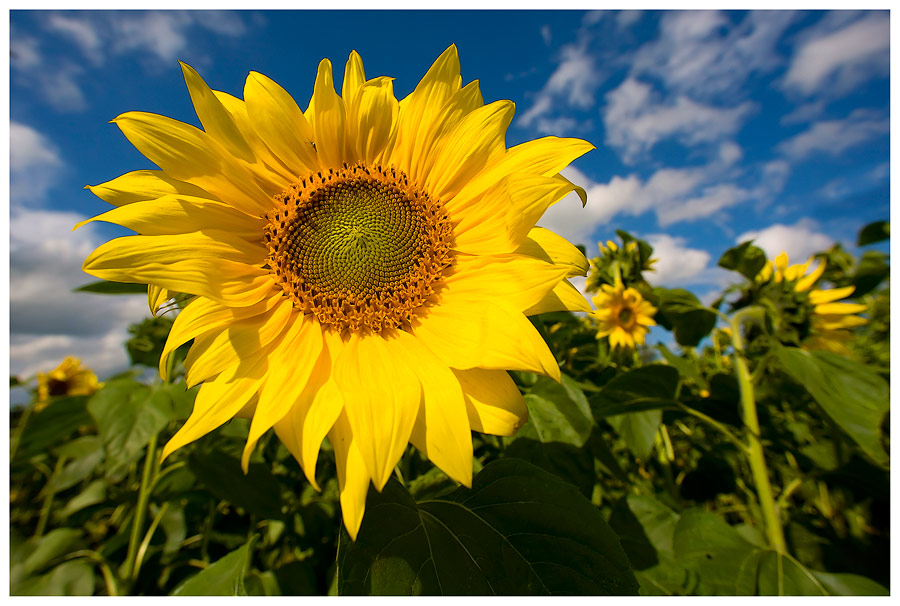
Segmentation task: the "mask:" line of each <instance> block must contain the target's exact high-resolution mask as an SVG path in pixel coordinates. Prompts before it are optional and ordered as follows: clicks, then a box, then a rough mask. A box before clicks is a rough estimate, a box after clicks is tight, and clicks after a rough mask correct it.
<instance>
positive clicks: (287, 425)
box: [84, 46, 593, 538]
mask: <svg viewBox="0 0 900 606" xmlns="http://www.w3.org/2000/svg"><path fill="white" fill-rule="evenodd" d="M182 69H183V72H184V76H185V80H186V82H187V86H188V90H189V92H190V95H191V99H192V100H193V103H194V107H195V109H196V112H197V115H198V117H199V119H200V122H201V124H202V126H203V130H200V129H197V128H195V127H193V126H190V125H187V124H184V123H182V122H178V121H176V120H172V119H169V118H165V117H163V116H159V115H155V114H148V113H142V112H128V113H126V114H123V115H121V116H119V117H118V118H116V119H115V120H113V122H114V123H115V124H116V125H117V126H118V127H119V128H120V129H121V130H122V132H123V133H124V134H125V136H126V137H127V138H128V139H129V141H131V142H132V144H134V145H135V147H137V149H138V150H139V151H140V152H141V153H143V154H144V155H145V156H146V157H147V158H148V159H150V160H151V161H152V162H154V163H155V164H156V165H158V166H159V167H160V169H161V170H140V171H136V172H131V173H127V174H125V175H123V176H121V177H118V178H117V179H114V180H112V181H110V182H108V183H104V184H102V185H98V186H94V187H91V188H90V189H91V191H93V192H94V193H95V194H96V195H98V196H99V197H100V198H102V199H104V200H106V201H107V202H110V203H112V204H113V205H115V206H116V207H117V208H115V209H113V210H111V211H109V212H107V213H105V214H103V215H100V216H99V217H95V219H99V220H103V221H109V222H113V223H118V224H119V225H123V226H125V227H127V228H130V229H132V230H134V231H136V232H137V233H138V235H135V236H126V237H123V238H118V239H116V240H113V241H111V242H108V243H106V244H104V245H102V246H100V247H99V248H98V249H97V250H96V251H94V252H93V253H92V254H91V255H90V256H89V257H88V258H87V260H86V261H85V263H84V269H85V271H86V272H88V273H90V274H93V275H95V276H98V277H100V278H104V279H107V280H115V281H121V282H135V283H143V284H148V285H149V286H150V287H151V289H150V292H149V293H148V297H149V300H150V304H151V308H153V307H154V306H155V307H156V308H158V306H159V304H160V303H161V302H162V301H163V300H165V299H166V298H168V297H169V296H170V295H171V294H173V293H187V294H190V295H194V296H195V297H194V299H193V300H192V301H191V302H189V303H188V304H187V305H186V306H185V307H184V309H183V310H182V311H181V312H180V313H179V315H178V316H177V318H176V319H175V322H174V325H173V327H172V331H171V334H170V335H169V339H168V342H167V343H166V346H165V348H164V352H163V356H162V359H161V360H160V373H162V374H163V375H165V361H166V358H167V357H168V356H169V355H170V354H171V353H172V351H173V350H175V349H176V348H177V347H178V346H180V345H181V344H183V343H186V342H188V341H190V340H191V339H193V345H192V347H191V349H190V352H189V353H188V355H187V358H186V360H185V367H186V371H185V377H186V383H187V385H188V386H194V385H197V384H200V383H202V387H201V388H200V391H199V393H198V394H197V397H196V401H195V403H194V410H193V413H192V414H191V416H190V418H189V419H188V420H187V421H186V422H185V424H184V425H183V426H182V427H181V429H180V430H179V431H178V432H177V433H176V434H175V436H174V437H173V438H172V440H171V441H170V442H169V443H168V444H166V446H165V448H164V451H163V456H168V455H169V454H171V453H172V452H173V451H174V450H176V449H178V448H180V447H181V446H184V445H185V444H188V443H189V442H192V441H194V440H196V439H198V438H200V437H201V436H203V435H205V434H206V433H208V432H210V431H212V430H213V429H215V428H216V427H218V426H219V425H221V424H223V423H225V422H226V421H228V420H229V419H231V418H232V417H235V416H238V415H243V416H249V417H251V418H252V421H251V424H250V435H249V438H248V441H247V445H246V448H245V450H244V454H243V464H244V466H245V468H246V465H247V463H248V460H249V457H250V454H251V452H252V450H253V448H254V446H255V445H256V443H257V441H258V440H259V439H260V437H261V436H262V435H263V433H265V432H266V431H267V430H268V429H270V428H273V427H274V430H275V433H276V434H277V435H278V437H279V438H280V439H281V440H282V441H283V442H284V444H285V445H286V446H287V448H288V449H289V450H290V451H291V453H292V454H293V455H294V457H295V458H296V459H297V461H298V462H299V463H300V465H301V466H302V468H303V470H304V472H305V473H306V476H307V478H308V479H309V481H310V482H311V483H312V484H313V485H314V486H317V484H316V478H315V469H316V459H317V456H318V451H319V447H320V445H321V443H322V441H323V439H324V438H325V437H326V436H327V437H328V438H329V440H330V442H331V444H332V446H333V448H334V453H335V459H336V463H337V469H338V481H339V485H340V491H341V506H342V510H343V513H344V524H345V526H346V528H347V530H348V531H349V533H350V535H351V536H352V537H354V538H355V537H356V533H357V531H358V529H359V526H360V523H361V521H362V515H363V511H364V507H365V501H366V493H367V491H368V487H369V484H370V482H371V483H373V484H374V485H375V488H376V489H378V490H381V488H382V487H383V486H384V484H385V482H387V480H388V478H389V476H390V475H391V473H392V471H393V469H394V467H395V465H396V463H397V461H398V460H399V459H400V457H401V455H402V453H403V451H404V449H405V447H406V445H407V443H409V442H411V443H412V444H413V445H414V446H416V447H417V448H418V449H419V450H421V451H422V452H423V453H425V455H426V456H428V458H430V459H431V461H432V462H434V463H435V464H436V465H437V466H438V467H440V468H441V469H442V470H443V471H445V472H446V473H447V474H448V475H449V476H450V477H452V478H454V479H455V480H457V481H459V482H460V483H462V484H464V485H467V486H468V485H471V481H472V437H471V434H470V431H471V430H475V431H479V432H484V433H489V434H496V435H511V434H513V433H514V432H515V431H516V429H517V428H518V427H519V426H520V425H521V424H522V423H523V422H524V420H525V419H526V415H527V409H526V407H525V403H524V400H523V398H522V396H521V394H520V393H519V390H518V389H517V387H516V385H515V383H514V382H513V380H512V378H511V377H510V376H509V374H508V373H507V371H508V370H527V371H533V372H537V373H542V374H545V375H547V376H550V377H554V378H557V379H558V378H559V367H558V365H557V362H556V360H555V359H554V357H553V355H552V354H551V353H550V350H549V349H548V348H547V345H546V344H545V343H544V341H543V340H542V339H541V337H540V335H539V333H538V332H537V330H536V329H535V328H534V327H533V326H532V324H531V323H530V322H529V321H528V319H527V317H526V316H528V315H532V314H537V313H543V312H546V311H559V310H582V311H589V310H590V306H589V305H588V304H587V302H586V301H585V300H584V298H583V297H582V296H581V295H580V294H579V293H578V291H577V290H576V289H575V288H574V287H573V286H572V285H571V284H570V283H569V282H568V280H567V278H568V277H572V276H576V275H584V274H585V272H586V270H587V260H586V259H585V258H584V255H582V254H581V252H580V251H579V250H578V249H577V248H576V247H575V246H573V245H572V244H570V243H569V242H567V241H566V240H564V239H563V238H561V237H560V236H558V235H556V234H554V233H552V232H550V231H548V230H546V229H542V228H539V227H536V226H535V223H536V222H537V220H538V219H539V218H540V217H541V215H542V214H543V213H544V211H545V210H546V209H547V208H548V207H549V206H550V205H551V204H553V203H555V202H557V201H558V200H560V199H561V198H563V197H564V196H565V195H566V194H568V193H570V192H572V191H576V192H577V193H578V194H579V196H580V197H581V198H582V201H584V190H583V189H582V188H580V187H577V186H575V185H573V184H572V183H570V182H569V181H568V180H567V179H565V178H564V177H562V176H561V175H560V174H559V172H560V170H562V169H563V168H565V167H566V166H567V165H568V164H569V163H570V162H571V161H572V160H574V159H575V158H577V157H579V156H581V155H582V154H584V153H586V152H587V151H589V150H591V149H593V146H592V145H590V144H589V143H587V142H585V141H582V140H579V139H562V138H557V137H546V138H542V139H538V140H535V141H530V142H527V143H523V144H521V145H517V146H515V147H512V148H509V149H507V147H506V144H505V133H506V129H507V127H508V126H509V124H510V121H511V120H512V117H513V112H514V105H513V103H512V102H510V101H496V102H494V103H489V104H485V103H484V102H483V100H482V96H481V92H480V90H479V86H478V82H477V81H474V82H470V83H469V84H467V85H466V86H462V79H461V77H460V68H459V59H458V56H457V50H456V47H455V46H451V47H450V48H448V49H447V50H446V51H445V52H444V53H443V54H442V55H441V56H440V57H439V58H438V59H437V61H435V63H434V65H432V67H431V68H430V69H429V70H428V72H427V73H426V74H425V76H424V77H423V79H422V80H421V82H420V83H419V84H418V86H417V87H416V88H415V90H414V91H413V92H412V93H411V94H410V95H409V96H407V97H406V98H404V99H403V100H401V101H399V102H398V100H397V99H396V98H395V96H394V91H393V79H392V78H388V77H376V78H370V79H367V78H366V76H365V74H364V70H363V64H362V60H361V59H360V57H359V55H358V54H357V53H356V52H353V53H351V55H350V58H349V60H348V61H347V64H346V69H345V71H344V79H343V84H342V87H341V93H340V94H338V93H337V92H336V91H335V87H334V82H333V79H332V67H331V62H330V61H328V60H327V59H324V60H322V62H321V63H320V64H319V68H318V74H317V77H316V80H315V86H314V90H313V94H312V98H311V100H310V102H309V106H308V108H307V109H306V110H305V111H301V109H300V108H299V107H298V105H297V103H296V102H295V101H294V99H292V98H291V96H290V95H289V94H288V93H287V92H286V91H285V90H284V89H283V88H281V87H280V86H279V85H278V84H276V83H275V82H273V81H272V80H270V79H269V78H267V77H266V76H263V75H262V74H259V73H256V72H251V74H250V75H249V77H248V78H247V81H246V84H245V86H244V99H243V100H241V99H237V98H235V97H233V96H231V95H229V94H226V93H223V92H219V91H214V90H211V89H210V88H209V87H208V86H207V85H206V83H204V81H203V80H202V79H201V78H200V76H199V75H198V74H197V73H196V72H195V71H194V70H193V69H192V68H190V67H189V66H187V65H182Z"/></svg>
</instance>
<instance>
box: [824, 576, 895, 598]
mask: <svg viewBox="0 0 900 606" xmlns="http://www.w3.org/2000/svg"><path fill="white" fill-rule="evenodd" d="M810 572H811V573H812V574H813V576H815V577H816V579H818V580H819V582H820V583H821V584H822V585H823V586H824V587H825V589H826V590H827V591H828V593H829V594H831V595H890V592H889V591H888V590H887V589H886V588H885V587H883V586H882V585H880V584H878V583H876V582H875V581H873V580H872V579H867V578H866V577H863V576H860V575H858V574H846V573H829V572H819V571H818V570H811V571H810Z"/></svg>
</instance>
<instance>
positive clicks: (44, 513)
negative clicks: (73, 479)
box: [34, 456, 66, 539]
mask: <svg viewBox="0 0 900 606" xmlns="http://www.w3.org/2000/svg"><path fill="white" fill-rule="evenodd" d="M65 462H66V457H65V456H61V457H59V458H58V459H57V460H56V466H55V467H54V468H53V473H51V474H50V477H49V478H48V479H47V486H48V487H50V486H52V484H53V481H54V480H55V479H56V476H58V475H59V474H60V472H61V471H62V468H63V465H65ZM55 496H56V490H55V489H52V488H48V489H47V494H45V495H44V504H43V505H42V506H41V514H40V516H39V517H38V523H37V528H35V529H34V538H36V539H39V538H41V537H42V536H44V531H45V530H46V529H47V520H49V519H50V510H51V509H52V508H53V498H54V497H55Z"/></svg>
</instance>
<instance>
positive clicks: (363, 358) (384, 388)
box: [334, 334, 422, 490]
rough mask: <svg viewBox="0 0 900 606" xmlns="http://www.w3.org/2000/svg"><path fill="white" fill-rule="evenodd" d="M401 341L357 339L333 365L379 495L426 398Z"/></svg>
mask: <svg viewBox="0 0 900 606" xmlns="http://www.w3.org/2000/svg"><path fill="white" fill-rule="evenodd" d="M398 358H399V355H398V352H397V342H396V341H395V340H388V339H385V338H382V337H381V336H378V335H372V336H367V337H359V336H357V335H355V334H354V335H352V336H351V337H350V340H349V341H348V342H347V343H346V345H345V346H344V347H343V348H342V351H341V352H340V354H339V355H338V358H337V360H336V361H335V365H334V379H335V382H336V383H337V385H338V387H339V388H340V390H341V393H342V394H343V396H344V410H345V411H346V413H347V418H348V420H349V422H350V427H351V428H352V429H353V436H354V439H355V440H356V441H357V443H358V445H359V449H360V452H361V453H362V456H363V459H364V460H365V463H366V466H367V468H368V470H369V475H370V476H371V477H372V481H373V482H374V484H375V487H376V488H377V489H378V490H381V488H382V487H383V486H384V484H385V482H387V480H388V478H389V477H390V475H391V472H392V471H393V470H394V466H395V465H396V464H397V461H399V460H400V456H401V455H402V454H403V450H404V448H405V447H406V443H407V442H408V441H409V435H410V432H411V431H412V426H413V423H415V420H416V413H417V411H418V408H419V403H420V401H421V398H422V387H421V385H420V383H419V380H418V378H417V377H416V375H415V373H414V372H413V371H412V370H411V369H410V368H409V365H408V364H406V363H405V362H402V361H400V360H399V359H398Z"/></svg>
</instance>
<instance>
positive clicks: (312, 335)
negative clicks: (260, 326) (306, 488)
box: [241, 311, 334, 473]
mask: <svg viewBox="0 0 900 606" xmlns="http://www.w3.org/2000/svg"><path fill="white" fill-rule="evenodd" d="M279 341H280V342H277V343H274V347H273V349H272V354H271V356H270V359H269V372H268V375H267V376H266V382H265V385H263V387H262V390H261V391H260V394H259V402H258V403H257V406H256V411H255V412H254V414H253V420H252V422H251V423H250V432H249V434H248V436H247V443H246V445H245V446H244V453H243V455H242V456H241V466H242V467H243V468H244V471H245V472H246V471H247V466H248V465H249V463H250V454H251V453H252V452H253V448H254V447H255V446H256V443H257V442H258V441H259V438H260V437H262V435H263V434H264V433H266V432H267V431H268V430H269V429H270V428H271V427H273V426H274V425H275V424H276V423H278V422H279V421H281V420H282V418H284V417H285V415H287V414H288V412H289V411H290V410H291V408H292V407H294V406H297V405H298V404H300V407H302V408H304V409H305V408H307V407H308V405H307V406H304V404H305V403H300V402H298V400H299V399H300V395H301V394H302V393H303V391H304V389H306V388H307V386H308V384H309V383H310V382H311V381H310V376H311V375H312V374H313V370H314V369H315V368H316V367H317V366H319V365H318V364H317V362H318V359H319V354H320V353H321V352H322V329H321V327H320V326H319V323H318V322H315V321H314V320H312V318H311V317H310V316H306V317H304V316H303V315H302V314H300V313H298V312H296V311H295V312H293V313H292V314H291V317H290V318H288V321H287V329H286V330H285V332H284V334H283V335H282V336H281V337H280V338H279ZM323 366H324V371H325V372H327V371H328V370H329V369H330V367H331V364H330V363H326V364H324V365H323ZM321 370H323V369H320V372H321ZM312 382H314V383H317V385H316V387H318V386H319V385H321V382H318V381H312ZM333 421H334V419H332V422H333ZM300 427H302V424H301V425H300ZM324 436H325V433H324V432H323V433H322V437H324ZM320 442H321V440H320ZM316 448H318V444H317V445H316ZM313 473H315V468H313Z"/></svg>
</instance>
